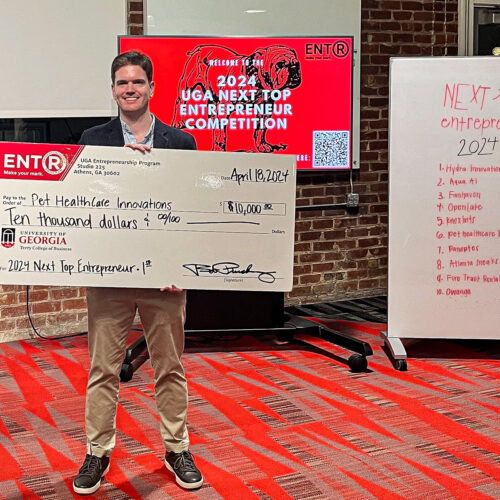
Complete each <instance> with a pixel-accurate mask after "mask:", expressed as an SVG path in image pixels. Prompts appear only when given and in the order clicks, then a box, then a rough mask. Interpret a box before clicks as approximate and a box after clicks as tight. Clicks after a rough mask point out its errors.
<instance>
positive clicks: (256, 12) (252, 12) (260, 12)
mask: <svg viewBox="0 0 500 500" xmlns="http://www.w3.org/2000/svg"><path fill="white" fill-rule="evenodd" d="M265 12H267V11H266V10H259V9H249V10H246V11H245V13H246V14H264V13H265Z"/></svg>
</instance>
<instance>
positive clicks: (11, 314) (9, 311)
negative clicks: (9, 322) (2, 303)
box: [0, 305, 26, 319]
mask: <svg viewBox="0 0 500 500" xmlns="http://www.w3.org/2000/svg"><path fill="white" fill-rule="evenodd" d="M25 315H26V306H25V305H22V306H8V307H2V308H1V309H0V317H2V319H3V318H15V317H17V316H25Z"/></svg>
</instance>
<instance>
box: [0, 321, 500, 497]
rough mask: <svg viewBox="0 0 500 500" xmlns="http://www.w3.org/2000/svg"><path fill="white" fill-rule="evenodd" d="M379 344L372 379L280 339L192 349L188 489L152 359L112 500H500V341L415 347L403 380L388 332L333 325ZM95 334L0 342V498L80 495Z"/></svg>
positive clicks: (135, 402) (123, 412)
mask: <svg viewBox="0 0 500 500" xmlns="http://www.w3.org/2000/svg"><path fill="white" fill-rule="evenodd" d="M322 322H323V323H325V324H328V326H331V327H333V328H335V329H337V330H338V331H342V332H344V333H348V334H350V335H353V336H355V337H357V338H360V339H362V340H365V341H367V342H369V343H370V344H371V345H372V347H373V349H374V355H373V356H372V357H370V358H369V370H368V372H366V373H352V372H350V371H349V369H348V368H347V366H346V365H345V364H344V363H343V362H342V361H340V360H339V359H338V358H337V357H338V356H340V357H344V358H345V357H346V353H345V351H343V350H342V349H340V348H338V347H336V346H333V345H331V344H327V343H325V342H323V341H320V340H311V339H310V338H306V337H303V338H302V340H308V341H310V342H312V343H314V344H315V345H316V346H317V347H319V348H325V349H326V350H328V351H329V352H331V353H332V354H333V357H325V356H322V355H320V354H318V352H314V351H310V350H304V349H303V348H302V347H301V346H297V345H293V344H292V345H289V346H275V345H274V344H273V343H272V342H271V339H270V338H269V339H265V338H264V337H262V338H260V339H257V340H256V339H252V338H250V337H243V338H240V339H232V340H231V341H227V342H223V341H214V342H212V343H210V344H207V345H205V344H203V343H201V342H198V341H194V342H190V343H188V349H187V352H186V354H185V356H184V365H185V368H186V374H187V377H188V383H189V390H190V399H189V403H190V408H189V430H190V437H191V450H192V451H193V453H194V455H195V457H196V463H197V464H198V466H199V467H200V469H201V470H202V472H203V474H204V477H205V485H204V486H203V487H202V488H201V489H200V490H198V491H195V492H185V491H183V490H181V489H180V488H179V487H178V486H177V485H176V484H175V482H174V481H173V478H172V476H171V474H170V473H169V472H168V471H166V469H165V468H164V467H163V465H162V462H161V459H162V455H163V449H162V443H161V439H160V436H159V431H158V427H159V424H158V417H157V416H156V407H155V403H154V395H153V381H152V369H151V366H150V364H149V362H147V363H146V364H145V365H144V366H143V367H142V368H141V369H140V370H139V371H138V372H137V373H136V374H135V375H134V378H133V379H132V381H130V382H127V383H126V384H122V388H121V392H120V405H119V409H118V415H117V428H118V437H117V447H116V449H115V451H114V453H113V456H112V461H111V469H110V472H109V473H108V475H107V476H106V479H105V480H104V481H103V483H102V486H101V488H100V490H99V491H98V492H97V493H96V494H95V495H94V496H93V497H94V498H99V499H110V500H111V499H113V500H115V499H116V500H118V499H127V498H134V499H157V498H158V499H159V498H162V499H165V498H167V499H168V498H172V499H188V498H189V499H191V498H199V499H206V500H211V499H234V498H237V499H238V500H240V499H241V500H246V499H294V500H309V499H337V498H338V499H365V498H366V499H373V498H376V499H393V498H394V499H397V498H401V499H402V498H405V499H407V498H411V499H420V498H422V499H424V498H425V499H447V498H458V499H479V500H481V499H491V498H500V391H499V387H500V384H499V379H500V361H499V346H498V342H497V343H495V342H489V343H487V344H486V343H485V342H477V343H473V342H469V343H467V342H461V343H459V342H453V341H446V342H441V341H432V342H430V341H418V342H415V343H413V344H412V345H411V346H407V351H408V354H409V358H408V368H409V370H408V372H398V371H396V370H394V368H393V367H392V365H391V363H390V361H389V359H388V357H387V355H386V353H385V352H384V350H383V348H382V347H383V344H382V341H381V340H380V339H379V331H380V330H381V329H383V328H384V327H385V325H383V324H375V323H358V322H350V321H344V320H335V321H325V320H322ZM86 349H87V341H86V338H85V337H79V338H74V339H71V340H63V341H53V342H39V341H37V340H32V341H31V340H30V341H20V342H10V343H6V344H0V498H1V499H8V500H14V499H15V500H17V499H21V498H27V499H38V498H39V499H43V500H49V499H55V500H59V499H66V498H73V497H75V498H80V497H78V496H76V495H74V494H73V492H72V488H71V483H72V479H73V476H74V474H75V472H76V471H77V469H78V468H79V466H80V465H81V461H82V460H83V456H84V453H85V435H84V428H83V425H84V397H85V386H86V379H87V369H88V357H87V350H86Z"/></svg>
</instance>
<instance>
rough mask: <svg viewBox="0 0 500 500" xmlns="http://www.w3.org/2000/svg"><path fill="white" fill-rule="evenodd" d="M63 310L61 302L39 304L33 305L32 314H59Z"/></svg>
mask: <svg viewBox="0 0 500 500" xmlns="http://www.w3.org/2000/svg"><path fill="white" fill-rule="evenodd" d="M60 310H61V303H60V302H54V301H53V302H37V303H35V304H31V313H32V314H41V313H50V312H57V311H60Z"/></svg>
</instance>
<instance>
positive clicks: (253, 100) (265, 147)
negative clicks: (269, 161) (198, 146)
mask: <svg viewBox="0 0 500 500" xmlns="http://www.w3.org/2000/svg"><path fill="white" fill-rule="evenodd" d="M187 55H188V59H187V61H186V64H185V66H184V71H183V73H182V76H181V79H180V81H179V86H178V90H177V98H176V101H175V110H174V117H173V119H172V126H173V127H176V128H186V124H185V122H184V119H183V116H182V115H181V113H180V106H181V105H182V104H183V103H184V101H183V99H182V95H189V94H192V93H193V91H196V90H197V91H198V92H201V93H202V94H203V95H206V94H207V91H208V95H211V96H213V97H212V99H213V103H215V104H225V105H227V104H231V103H232V104H237V103H238V102H241V101H240V100H239V99H238V97H237V95H236V94H237V93H236V92H234V93H233V94H234V95H232V96H231V97H232V98H226V97H223V98H220V90H221V82H222V83H224V82H230V81H231V80H232V81H233V82H234V81H236V82H251V88H252V91H251V92H249V95H250V99H248V100H245V104H254V105H257V104H265V103H269V102H272V101H269V94H270V92H272V91H286V89H289V90H291V89H295V88H297V87H298V86H299V85H300V84H301V81H302V80H301V72H300V63H299V60H298V58H297V54H296V52H295V51H294V50H293V49H291V48H289V47H286V46H285V45H270V46H268V47H265V48H259V49H257V50H255V51H254V52H253V53H252V54H249V55H244V54H238V53H236V52H234V51H233V50H231V49H228V48H226V47H223V46H220V45H198V46H197V47H195V48H194V49H193V50H192V51H191V52H188V54H187ZM228 61H229V62H230V63H231V64H228V65H225V66H223V67H221V65H223V64H222V63H224V62H225V63H226V64H227V62H228ZM235 88H237V87H235ZM266 96H267V100H266ZM233 112H234V111H231V112H229V113H228V114H227V116H226V118H229V116H230V115H231V114H232V113H233ZM265 116H269V115H262V114H259V115H256V117H258V118H264V117H265ZM219 118H220V116H219ZM261 121H262V120H261ZM226 128H227V127H220V128H216V129H213V130H212V150H214V151H225V150H226V141H227V130H226ZM253 141H254V145H255V148H256V151H258V152H264V153H271V152H273V151H279V150H285V149H286V148H287V145H286V144H282V143H281V144H270V143H269V142H267V141H266V129H265V128H264V127H262V126H260V125H258V126H257V127H256V128H255V130H254V133H253Z"/></svg>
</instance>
